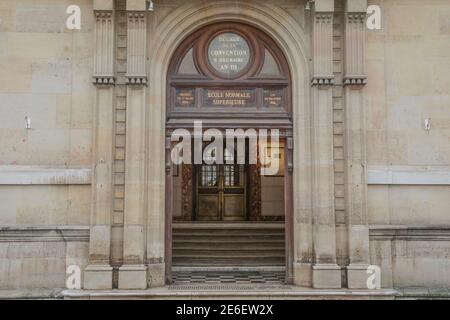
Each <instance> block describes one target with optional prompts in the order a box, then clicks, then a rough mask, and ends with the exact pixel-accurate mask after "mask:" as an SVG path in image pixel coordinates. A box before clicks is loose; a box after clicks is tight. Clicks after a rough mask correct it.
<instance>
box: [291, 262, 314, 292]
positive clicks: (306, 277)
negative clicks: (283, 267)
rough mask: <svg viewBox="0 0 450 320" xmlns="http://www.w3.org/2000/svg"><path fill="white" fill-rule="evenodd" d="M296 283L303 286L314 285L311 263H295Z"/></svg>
mask: <svg viewBox="0 0 450 320" xmlns="http://www.w3.org/2000/svg"><path fill="white" fill-rule="evenodd" d="M294 284H295V285H297V286H301V287H312V264H311V263H304V262H299V263H294Z"/></svg>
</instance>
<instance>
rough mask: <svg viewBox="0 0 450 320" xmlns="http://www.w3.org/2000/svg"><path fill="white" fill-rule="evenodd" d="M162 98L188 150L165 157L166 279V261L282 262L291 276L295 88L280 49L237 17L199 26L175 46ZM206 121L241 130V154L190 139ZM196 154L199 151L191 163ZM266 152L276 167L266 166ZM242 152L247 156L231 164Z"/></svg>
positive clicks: (212, 264) (211, 264)
mask: <svg viewBox="0 0 450 320" xmlns="http://www.w3.org/2000/svg"><path fill="white" fill-rule="evenodd" d="M166 97H167V99H166V137H167V138H166V141H169V142H168V143H170V144H171V145H172V146H171V147H173V145H174V142H173V139H171V137H172V136H173V133H174V131H177V130H180V129H181V130H185V132H189V133H190V134H191V137H190V138H189V139H190V142H191V144H190V147H189V148H190V151H191V153H192V154H191V155H190V160H191V162H190V163H184V164H180V165H172V166H171V168H170V169H169V170H171V174H170V175H166V213H167V220H166V224H167V226H166V239H167V240H166V268H167V272H168V275H169V280H170V274H171V271H172V267H175V268H177V267H179V268H181V267H186V268H188V269H189V268H191V269H195V268H201V269H202V270H205V269H208V268H210V269H212V268H216V269H220V270H224V269H226V268H227V267H228V268H231V269H233V270H236V269H239V268H245V269H246V270H249V269H262V270H268V269H273V268H277V267H278V269H280V267H281V268H282V269H283V270H284V271H285V272H286V278H287V279H291V278H292V270H291V269H292V258H293V257H292V256H293V253H292V246H293V244H292V207H293V204H292V148H293V138H292V129H293V125H292V123H293V121H292V103H291V100H292V98H291V97H292V92H291V76H290V70H289V67H288V64H287V61H286V58H285V56H284V54H283V52H282V51H281V49H279V47H278V46H277V44H276V43H275V42H274V41H273V40H272V39H271V38H270V37H269V36H268V35H266V34H265V33H264V32H262V31H261V30H259V29H257V28H255V27H253V26H250V25H247V24H244V23H238V22H225V23H215V24H211V25H208V26H206V27H203V28H201V29H199V30H197V31H196V32H194V33H192V34H191V35H190V36H188V37H187V38H186V39H185V40H184V41H182V43H181V44H180V45H179V46H178V48H177V49H176V51H175V53H174V54H173V56H172V59H171V62H170V65H169V69H168V75H167V92H166ZM199 122H200V123H201V128H200V129H199V130H200V131H198V128H197V127H196V124H198V123H199ZM212 129H214V130H216V133H218V132H219V133H222V134H224V133H226V132H227V130H234V131H235V132H237V131H236V130H242V131H243V132H244V133H245V137H244V139H243V140H242V141H244V142H243V147H242V149H241V151H243V153H242V154H240V155H239V154H238V151H239V147H237V148H234V149H229V148H228V144H223V145H221V146H220V147H217V145H216V146H215V147H214V148H210V149H208V148H209V146H210V145H211V144H212V142H213V141H215V140H214V139H209V140H210V141H205V139H204V136H202V137H201V138H200V142H199V143H198V141H196V140H195V134H197V133H198V132H200V133H201V134H204V133H205V131H206V132H207V131H209V130H212ZM196 130H197V131H196ZM264 131H266V132H271V133H273V132H278V133H279V142H278V143H276V144H275V143H274V142H273V140H272V139H271V138H268V139H267V141H265V142H264V143H261V141H260V139H258V138H259V133H260V132H264ZM252 134H253V135H252ZM254 135H256V136H257V139H256V141H257V142H256V144H253V142H254V140H253V136H254ZM225 139H226V138H224V140H225ZM171 140H172V141H171ZM206 140H208V139H206ZM233 141H235V139H234V138H233ZM236 142H237V138H236ZM255 145H256V154H257V157H256V161H253V162H252V161H250V158H251V154H252V152H255ZM275 146H276V147H277V148H275ZM166 147H167V146H166ZM275 150H276V151H275ZM196 152H197V153H198V152H200V154H201V156H200V161H197V162H196V161H195V160H196V159H195V154H196ZM219 155H220V156H222V157H220V156H219ZM265 155H268V158H270V161H269V162H271V161H273V162H277V164H278V166H277V167H278V170H276V171H274V172H271V173H270V174H267V173H268V171H267V170H264V169H265V167H266V166H269V164H270V163H269V164H268V162H267V161H266V160H267V157H266V156H265ZM261 157H264V159H265V160H264V161H262V159H261ZM217 158H222V159H223V161H217ZM240 158H244V159H245V160H244V163H241V162H239V163H238V161H237V160H238V159H240ZM211 160H212V161H211ZM166 169H167V166H166ZM288 281H289V280H288Z"/></svg>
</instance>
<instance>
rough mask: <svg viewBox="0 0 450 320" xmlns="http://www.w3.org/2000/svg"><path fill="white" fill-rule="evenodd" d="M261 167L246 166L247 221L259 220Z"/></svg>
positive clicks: (258, 165)
mask: <svg viewBox="0 0 450 320" xmlns="http://www.w3.org/2000/svg"><path fill="white" fill-rule="evenodd" d="M260 172H261V165H260V164H259V162H258V164H250V165H248V180H249V182H248V208H249V214H248V220H250V221H259V220H261V174H260Z"/></svg>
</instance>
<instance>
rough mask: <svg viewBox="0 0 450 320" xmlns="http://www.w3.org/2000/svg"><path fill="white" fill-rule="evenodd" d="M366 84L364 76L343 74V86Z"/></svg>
mask: <svg viewBox="0 0 450 320" xmlns="http://www.w3.org/2000/svg"><path fill="white" fill-rule="evenodd" d="M365 84H367V77H366V76H345V77H344V86H363V85H365Z"/></svg>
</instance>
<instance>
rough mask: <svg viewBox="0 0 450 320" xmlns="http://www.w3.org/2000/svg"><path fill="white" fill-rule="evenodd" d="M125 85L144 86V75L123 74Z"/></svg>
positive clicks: (145, 77)
mask: <svg viewBox="0 0 450 320" xmlns="http://www.w3.org/2000/svg"><path fill="white" fill-rule="evenodd" d="M125 78H126V84H127V85H136V86H143V85H144V86H146V85H147V76H146V75H125Z"/></svg>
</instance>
